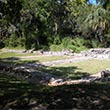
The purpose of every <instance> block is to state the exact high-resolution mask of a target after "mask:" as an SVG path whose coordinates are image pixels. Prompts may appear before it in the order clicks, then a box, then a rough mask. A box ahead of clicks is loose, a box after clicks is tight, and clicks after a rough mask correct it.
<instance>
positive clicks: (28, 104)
mask: <svg viewBox="0 0 110 110" xmlns="http://www.w3.org/2000/svg"><path fill="white" fill-rule="evenodd" d="M7 60H8V59H7ZM1 61H2V63H3V59H2V60H1ZM17 61H19V59H17ZM5 63H6V62H5ZM12 63H15V62H14V60H12ZM30 63H36V62H35V61H34V62H33V61H31V62H29V61H28V62H27V61H26V62H25V64H30ZM21 64H24V62H22V63H21ZM78 69H80V68H77V67H49V69H48V67H43V68H41V70H42V71H47V72H48V73H51V74H56V75H60V76H62V77H65V78H66V77H68V76H69V75H70V74H72V75H73V77H78V75H79V76H84V75H88V73H85V74H84V73H81V72H80V73H79V72H76V73H75V70H78ZM75 75H76V76H75ZM70 76H71V75H70ZM109 94H110V83H92V84H78V85H70V86H59V87H48V86H42V85H33V84H30V83H28V82H26V81H23V80H18V79H16V78H14V77H12V76H7V75H5V74H3V73H0V109H10V108H11V109H12V110H13V109H14V110H15V109H27V110H32V109H33V110H34V109H37V108H38V109H52V110H53V109H96V110H97V109H98V110H102V109H103V110H104V109H110V95H109Z"/></svg>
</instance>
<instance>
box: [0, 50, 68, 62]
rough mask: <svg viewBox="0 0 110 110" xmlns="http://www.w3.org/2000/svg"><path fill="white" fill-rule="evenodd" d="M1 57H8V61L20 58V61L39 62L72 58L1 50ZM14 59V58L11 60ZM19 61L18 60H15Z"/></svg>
mask: <svg viewBox="0 0 110 110" xmlns="http://www.w3.org/2000/svg"><path fill="white" fill-rule="evenodd" d="M0 58H1V59H6V60H7V62H8V59H10V60H11V58H12V59H14V58H15V59H18V62H19V60H20V61H37V62H47V61H55V60H62V59H67V58H70V57H68V56H44V55H37V54H33V53H30V54H23V53H14V52H3V53H2V52H1V53H0ZM11 61H14V60H11ZM15 61H16V62H17V60H15Z"/></svg>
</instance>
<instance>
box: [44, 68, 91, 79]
mask: <svg viewBox="0 0 110 110" xmlns="http://www.w3.org/2000/svg"><path fill="white" fill-rule="evenodd" d="M43 70H44V71H46V72H47V73H50V74H53V75H56V76H59V77H63V78H71V79H79V78H82V77H87V76H89V75H90V73H87V72H80V70H81V69H80V68H78V67H77V66H69V67H45V68H43Z"/></svg>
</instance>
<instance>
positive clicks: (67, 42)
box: [61, 37, 86, 52]
mask: <svg viewBox="0 0 110 110" xmlns="http://www.w3.org/2000/svg"><path fill="white" fill-rule="evenodd" d="M61 45H62V47H63V48H64V49H72V50H73V51H74V52H80V51H82V50H85V49H86V46H85V40H84V39H82V38H78V37H77V38H74V39H72V38H70V37H66V38H64V39H63V40H62V43H61Z"/></svg>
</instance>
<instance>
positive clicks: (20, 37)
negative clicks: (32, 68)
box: [0, 0, 110, 51]
mask: <svg viewBox="0 0 110 110" xmlns="http://www.w3.org/2000/svg"><path fill="white" fill-rule="evenodd" d="M96 1H97V3H98V4H95V5H93V4H91V3H90V2H89V0H88V1H87V0H0V47H4V46H6V47H7V46H8V47H25V48H26V49H31V48H34V49H52V50H61V49H63V48H69V49H73V50H75V51H80V50H82V49H85V48H92V47H109V44H110V0H96Z"/></svg>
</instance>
